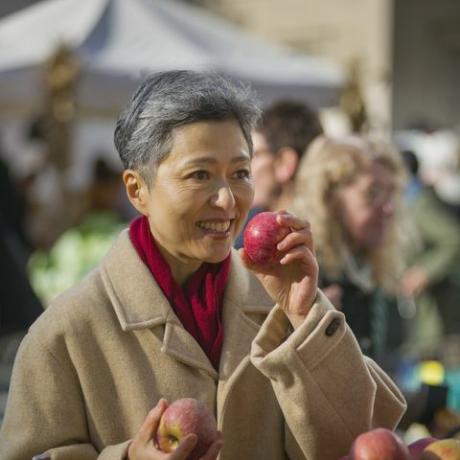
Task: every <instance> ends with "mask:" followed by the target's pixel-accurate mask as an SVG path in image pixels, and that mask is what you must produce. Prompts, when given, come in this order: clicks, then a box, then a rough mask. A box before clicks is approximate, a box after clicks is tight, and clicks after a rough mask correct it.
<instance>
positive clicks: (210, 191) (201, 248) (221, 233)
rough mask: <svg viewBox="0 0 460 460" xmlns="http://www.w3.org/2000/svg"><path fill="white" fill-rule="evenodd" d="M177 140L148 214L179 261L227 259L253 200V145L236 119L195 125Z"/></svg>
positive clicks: (158, 173) (155, 231)
mask: <svg viewBox="0 0 460 460" xmlns="http://www.w3.org/2000/svg"><path fill="white" fill-rule="evenodd" d="M172 141H173V142H172V149H171V152H170V154H169V155H168V157H167V158H166V159H165V160H163V161H162V162H161V163H160V165H159V166H158V168H157V171H156V174H155V177H154V178H153V180H152V183H151V184H150V189H149V191H148V195H147V206H146V207H145V209H144V214H146V215H147V217H148V219H149V222H150V228H151V231H152V233H153V236H154V237H155V239H156V241H157V242H158V243H159V244H160V246H161V247H162V248H163V249H164V250H166V251H167V253H168V254H169V255H170V256H172V257H173V260H174V261H177V262H179V263H181V264H190V265H191V266H193V267H198V266H199V265H200V264H201V263H202V262H211V263H216V262H221V261H222V260H223V259H225V257H227V255H228V254H229V251H230V249H231V247H232V244H233V241H234V239H235V238H236V236H237V235H238V234H239V232H240V230H241V227H242V225H243V223H244V220H245V218H246V215H247V213H248V211H249V208H250V206H251V203H252V199H253V194H254V192H253V185H252V179H251V172H250V161H251V157H250V153H249V147H248V144H247V142H246V140H245V138H244V136H243V133H242V131H241V129H240V127H239V126H238V124H237V123H236V122H234V121H209V122H207V121H206V122H196V123H191V124H188V125H185V126H183V127H180V128H177V129H176V130H174V131H173V135H172ZM169 262H170V263H171V260H169Z"/></svg>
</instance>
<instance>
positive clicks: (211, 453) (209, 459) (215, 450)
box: [200, 438, 223, 460]
mask: <svg viewBox="0 0 460 460" xmlns="http://www.w3.org/2000/svg"><path fill="white" fill-rule="evenodd" d="M222 444H223V442H222V438H219V439H218V440H217V441H214V442H213V443H212V444H211V446H210V447H209V449H208V451H207V452H206V453H205V454H204V455H203V456H202V457H201V458H200V460H216V458H217V456H218V455H219V452H220V449H222Z"/></svg>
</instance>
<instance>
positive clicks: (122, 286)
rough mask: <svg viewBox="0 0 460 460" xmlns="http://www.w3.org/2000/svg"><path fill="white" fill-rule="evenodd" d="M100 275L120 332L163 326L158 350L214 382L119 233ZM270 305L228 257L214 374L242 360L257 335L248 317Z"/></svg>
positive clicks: (125, 237) (211, 370) (207, 364)
mask: <svg viewBox="0 0 460 460" xmlns="http://www.w3.org/2000/svg"><path fill="white" fill-rule="evenodd" d="M101 276H102V281H103V284H104V287H105V290H106V292H107V294H108V296H109V298H110V301H111V304H112V306H113V308H114V310H115V314H116V316H117V318H118V321H119V323H120V326H121V328H122V329H123V330H124V331H130V330H139V329H147V328H154V327H157V326H162V325H163V326H164V327H165V331H164V336H163V346H162V350H163V351H164V352H165V353H168V354H170V355H172V356H174V357H175V358H176V359H178V360H180V361H183V362H185V363H187V364H189V365H191V366H194V367H198V368H201V369H203V370H205V371H206V372H208V373H209V374H211V375H212V376H213V377H214V378H217V375H218V374H217V372H216V371H215V369H214V368H213V366H212V365H211V363H210V362H209V360H208V358H207V356H206V354H205V353H204V352H203V350H202V349H201V347H200V346H199V345H198V343H197V342H196V341H195V340H192V339H191V336H190V334H189V333H188V332H187V331H186V330H185V329H184V328H183V326H182V324H181V322H180V320H179V319H178V318H177V316H176V314H175V313H174V311H173V309H172V308H171V306H170V304H169V302H168V300H167V299H166V298H165V296H164V295H163V293H162V291H161V289H160V287H159V286H158V285H157V283H156V282H154V281H153V280H152V275H151V273H150V271H149V270H148V268H147V267H146V266H145V265H144V264H143V263H142V261H141V259H140V258H139V256H138V254H137V252H136V250H135V248H134V247H133V245H132V244H131V241H130V239H129V234H128V231H127V230H124V231H123V232H122V233H121V234H120V236H119V237H118V239H117V240H116V242H115V244H114V246H113V247H112V249H111V250H110V251H109V253H108V254H107V256H106V257H105V258H104V260H103V261H102V264H101ZM272 306H273V301H272V300H271V299H270V298H269V297H268V295H267V294H266V292H265V290H264V288H263V287H262V286H261V285H260V283H259V282H258V281H257V280H256V278H255V277H253V276H252V275H250V273H249V272H248V271H247V270H246V269H245V268H244V267H243V266H242V264H241V261H240V258H239V255H238V254H236V252H234V253H233V254H232V266H231V269H230V274H229V280H228V285H227V287H226V289H225V294H224V304H223V322H224V327H225V334H224V343H223V347H222V357H223V358H224V355H225V359H222V360H221V363H222V364H221V369H219V374H222V375H231V373H232V372H233V370H234V369H235V368H236V367H237V366H238V364H239V363H240V362H241V360H242V358H243V357H244V356H246V355H247V354H248V352H249V349H250V344H251V342H252V340H253V339H254V337H255V335H256V334H257V331H258V325H257V323H255V322H253V321H251V319H250V318H249V317H248V315H266V314H268V312H269V310H270V309H271V308H272Z"/></svg>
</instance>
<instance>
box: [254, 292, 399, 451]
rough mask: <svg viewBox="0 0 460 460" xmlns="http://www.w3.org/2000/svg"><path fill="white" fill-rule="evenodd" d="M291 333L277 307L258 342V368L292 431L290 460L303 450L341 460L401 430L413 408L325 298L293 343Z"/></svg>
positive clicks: (289, 448) (288, 428)
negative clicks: (372, 438)
mask: <svg viewBox="0 0 460 460" xmlns="http://www.w3.org/2000/svg"><path fill="white" fill-rule="evenodd" d="M287 326H288V320H287V318H286V316H285V314H284V313H283V312H282V311H281V310H280V309H279V308H278V307H275V308H274V309H273V310H272V311H271V313H270V315H269V316H268V317H267V319H266V320H265V322H264V323H263V325H262V327H261V329H260V331H259V333H258V335H257V336H256V338H255V339H254V342H253V344H252V350H251V361H252V363H253V364H254V366H255V367H257V368H258V369H259V370H260V371H261V372H262V373H263V374H264V375H265V376H266V377H267V378H269V379H270V380H271V382H272V386H273V389H274V391H275V394H276V397H277V399H278V401H279V403H280V406H281V409H282V412H283V415H284V418H285V422H286V424H287V431H288V432H290V434H289V436H286V440H287V441H286V444H287V445H286V451H287V452H288V455H289V458H291V459H297V458H302V457H299V454H298V452H299V449H300V450H301V451H302V454H303V458H305V459H313V458H321V459H322V460H337V458H339V457H341V456H342V455H345V454H346V453H347V452H348V450H349V448H350V445H351V443H352V442H353V440H354V438H355V437H356V436H357V435H358V434H359V433H362V432H364V431H368V430H370V429H372V428H375V427H387V428H390V429H393V428H394V427H395V426H396V424H397V423H398V422H399V420H400V418H401V417H402V415H403V413H404V410H405V407H406V404H405V401H404V398H403V396H402V394H401V393H400V391H399V390H398V389H397V387H396V386H395V384H394V383H393V382H392V381H391V379H390V378H389V377H388V376H387V375H386V374H385V373H384V372H383V371H382V370H381V369H380V368H379V367H378V366H377V365H376V364H375V363H374V362H373V361H372V360H370V359H368V358H366V357H365V356H363V355H362V353H361V351H360V349H359V346H358V343H357V341H356V339H355V337H354V336H353V333H352V332H351V330H350V329H349V327H348V326H347V324H346V322H345V318H344V315H343V314H342V313H341V312H339V311H336V310H335V309H334V308H333V307H332V305H331V304H330V303H329V301H328V300H327V299H326V297H325V296H324V295H323V294H322V293H321V292H320V293H319V295H318V300H317V302H315V304H314V306H313V307H312V309H311V311H310V313H309V314H308V317H307V319H306V320H305V322H304V323H303V324H302V325H301V326H300V327H299V328H298V329H297V330H296V331H294V332H293V333H292V334H291V335H290V336H289V337H287V338H286V331H287ZM331 440H333V442H331ZM294 442H295V443H296V445H294Z"/></svg>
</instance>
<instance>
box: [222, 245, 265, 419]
mask: <svg viewBox="0 0 460 460" xmlns="http://www.w3.org/2000/svg"><path fill="white" fill-rule="evenodd" d="M272 307H273V301H272V300H271V299H270V298H269V297H268V295H267V293H266V291H265V289H264V288H263V287H262V285H261V284H260V283H259V281H258V280H257V279H256V278H255V277H253V276H251V275H250V273H249V272H248V271H247V270H246V269H245V268H244V267H243V266H242V263H241V260H240V256H239V255H238V254H237V253H236V251H234V252H233V254H232V267H231V270H230V276H229V282H228V285H227V287H226V290H225V297H224V305H223V315H222V319H223V323H224V328H225V335H224V342H223V346H222V354H221V360H220V363H221V364H220V368H219V386H218V390H217V409H218V413H221V412H222V411H221V409H222V408H223V406H224V403H225V400H226V398H227V396H228V394H229V392H230V390H231V388H232V387H233V384H234V382H235V381H236V380H237V379H238V376H239V375H241V373H242V372H243V371H244V370H245V369H246V367H247V366H248V365H249V364H250V361H249V352H250V349H251V343H252V341H253V340H254V338H255V336H256V335H257V332H258V331H259V327H260V326H259V324H258V323H257V322H256V321H254V319H251V316H255V317H257V316H260V317H265V316H266V315H267V314H268V312H269V311H270V310H271V308H272Z"/></svg>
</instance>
